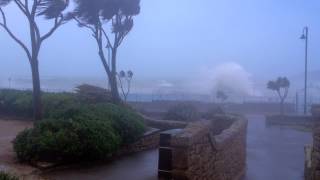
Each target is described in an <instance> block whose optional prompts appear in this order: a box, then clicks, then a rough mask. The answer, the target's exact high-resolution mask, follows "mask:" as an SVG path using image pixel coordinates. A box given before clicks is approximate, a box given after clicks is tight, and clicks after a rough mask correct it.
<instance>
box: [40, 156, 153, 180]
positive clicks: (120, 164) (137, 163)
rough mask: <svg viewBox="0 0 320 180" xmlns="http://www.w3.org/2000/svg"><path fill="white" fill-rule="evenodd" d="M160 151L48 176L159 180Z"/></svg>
mask: <svg viewBox="0 0 320 180" xmlns="http://www.w3.org/2000/svg"><path fill="white" fill-rule="evenodd" d="M157 168H158V150H151V151H145V152H141V153H137V154H134V155H133V156H126V157H123V158H121V159H119V160H117V161H114V162H112V163H110V164H107V165H104V166H97V167H89V168H80V169H79V168H77V169H71V170H70V169H69V170H63V171H57V172H53V173H50V174H48V175H46V176H47V177H49V178H50V179H51V178H52V179H55V180H157V178H156V177H157Z"/></svg>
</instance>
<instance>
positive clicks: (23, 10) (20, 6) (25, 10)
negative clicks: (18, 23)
mask: <svg viewBox="0 0 320 180" xmlns="http://www.w3.org/2000/svg"><path fill="white" fill-rule="evenodd" d="M14 2H15V3H16V5H17V6H18V8H19V9H20V10H21V11H22V12H23V14H24V15H26V16H27V17H29V16H30V14H29V11H28V10H27V6H26V5H24V4H23V3H22V2H21V1H20V0H14Z"/></svg>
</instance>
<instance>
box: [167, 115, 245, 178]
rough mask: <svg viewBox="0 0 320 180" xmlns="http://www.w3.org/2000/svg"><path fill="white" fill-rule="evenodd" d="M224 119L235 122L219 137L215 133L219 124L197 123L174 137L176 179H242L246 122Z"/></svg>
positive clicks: (171, 144) (174, 174)
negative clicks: (216, 125) (214, 129)
mask: <svg viewBox="0 0 320 180" xmlns="http://www.w3.org/2000/svg"><path fill="white" fill-rule="evenodd" d="M220 118H221V117H220ZM225 118H226V119H225V120H230V118H231V119H235V121H234V123H233V124H232V125H231V126H230V127H229V128H228V129H225V130H223V131H222V133H220V134H218V135H215V133H214V131H213V127H214V126H215V123H217V122H216V121H198V122H195V123H190V124H189V125H188V126H187V127H186V128H185V129H183V130H181V131H180V132H179V133H176V134H174V135H173V136H172V137H171V140H170V149H171V150H172V157H171V158H172V161H171V162H172V166H171V168H172V170H171V176H172V178H173V179H179V180H180V179H190V180H213V179H214V180H238V179H240V178H242V176H243V175H244V172H245V167H246V131H247V120H245V119H244V118H240V117H225ZM221 120H223V119H221Z"/></svg>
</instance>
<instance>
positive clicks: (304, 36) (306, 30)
mask: <svg viewBox="0 0 320 180" xmlns="http://www.w3.org/2000/svg"><path fill="white" fill-rule="evenodd" d="M300 39H302V40H304V41H305V43H306V45H305V72H304V114H305V115H306V114H307V80H308V73H307V72H308V40H309V28H308V27H307V26H306V27H304V28H303V30H302V35H301V37H300Z"/></svg>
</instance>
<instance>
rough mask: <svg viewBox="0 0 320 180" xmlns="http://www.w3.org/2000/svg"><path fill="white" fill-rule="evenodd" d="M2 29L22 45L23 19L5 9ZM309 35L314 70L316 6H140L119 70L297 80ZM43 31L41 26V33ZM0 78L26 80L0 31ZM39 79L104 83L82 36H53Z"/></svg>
mask: <svg viewBox="0 0 320 180" xmlns="http://www.w3.org/2000/svg"><path fill="white" fill-rule="evenodd" d="M5 11H6V12H7V16H8V21H9V25H10V26H11V27H12V28H14V31H15V33H17V34H18V36H20V37H22V38H24V39H25V38H26V37H28V36H27V35H28V32H27V26H26V24H25V23H24V22H25V19H24V18H23V16H20V15H19V12H18V11H17V10H16V9H15V8H14V6H8V7H6V8H5ZM305 25H308V26H309V28H310V69H311V70H319V67H320V51H317V50H318V48H320V1H319V0H141V13H140V15H138V16H137V17H136V18H135V26H134V28H133V30H132V32H131V33H130V34H129V36H128V37H127V39H126V40H125V42H124V43H123V45H122V46H121V49H120V51H119V56H118V57H119V59H118V60H119V69H124V70H127V69H131V70H133V71H134V72H135V78H136V79H140V80H142V79H167V80H170V78H173V79H179V78H185V77H190V76H193V75H194V74H197V73H199V72H200V71H202V70H203V69H206V68H213V69H214V68H215V67H216V66H218V65H220V64H223V63H226V62H235V63H237V64H239V65H241V66H242V67H243V68H244V69H245V70H246V71H248V72H249V73H250V74H252V76H253V77H258V78H273V77H276V76H278V75H295V74H299V73H301V72H303V66H304V61H303V58H304V43H303V41H301V40H300V39H299V37H300V35H301V33H302V28H303V27H304V26H305ZM47 28H48V23H44V26H42V29H44V30H42V32H44V31H45V30H46V29H47ZM0 39H1V44H0V46H1V53H0V62H1V63H0V75H1V76H2V77H9V76H26V77H27V76H30V68H29V64H28V61H27V58H26V56H25V54H24V52H23V51H22V50H21V48H20V47H19V46H18V45H16V44H15V43H14V42H13V41H12V39H10V38H9V37H8V35H7V34H6V33H5V32H4V31H2V30H1V31H0ZM40 72H41V75H42V76H60V77H61V76H62V77H84V76H90V77H91V76H92V77H104V76H105V73H104V70H103V68H102V66H101V62H100V60H99V58H98V56H97V47H96V44H95V42H94V40H93V39H92V37H91V35H90V33H89V32H88V31H86V30H85V29H81V28H79V27H77V26H76V25H75V23H69V24H67V25H64V26H63V27H62V28H60V29H59V30H58V31H57V32H56V34H55V35H54V36H52V38H51V39H49V40H48V41H46V42H45V44H44V46H43V47H42V51H41V55H40Z"/></svg>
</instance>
